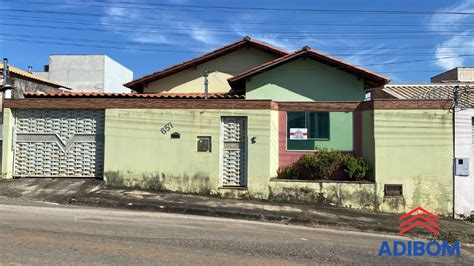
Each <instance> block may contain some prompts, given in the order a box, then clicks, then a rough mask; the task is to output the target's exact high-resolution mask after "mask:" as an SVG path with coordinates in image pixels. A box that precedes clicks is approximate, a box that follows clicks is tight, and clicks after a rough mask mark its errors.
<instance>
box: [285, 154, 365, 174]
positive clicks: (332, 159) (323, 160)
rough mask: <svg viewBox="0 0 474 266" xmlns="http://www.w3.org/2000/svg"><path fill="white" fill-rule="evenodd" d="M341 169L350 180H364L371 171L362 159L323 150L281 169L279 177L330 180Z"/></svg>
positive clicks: (304, 156)
mask: <svg viewBox="0 0 474 266" xmlns="http://www.w3.org/2000/svg"><path fill="white" fill-rule="evenodd" d="M341 167H342V169H343V170H344V172H345V173H346V174H347V176H348V177H349V179H350V180H362V179H364V178H365V177H366V175H367V173H368V171H369V166H368V164H367V163H366V162H365V161H364V159H362V158H360V157H354V156H353V155H352V154H343V153H341V152H340V151H334V150H328V149H322V150H318V151H317V152H316V153H309V154H304V155H303V156H301V158H300V159H299V160H298V161H297V162H295V163H292V164H290V165H287V166H284V167H280V168H279V169H278V173H277V174H278V176H277V177H278V178H281V179H299V180H321V179H328V178H329V177H330V176H331V175H332V174H333V173H334V172H335V171H337V170H338V169H340V168H341Z"/></svg>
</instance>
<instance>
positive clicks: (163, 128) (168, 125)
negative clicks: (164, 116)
mask: <svg viewBox="0 0 474 266" xmlns="http://www.w3.org/2000/svg"><path fill="white" fill-rule="evenodd" d="M172 128H173V124H171V122H168V123H166V124H165V125H164V126H163V127H162V128H161V133H163V134H166V133H167V132H168V131H170V130H171V129H172Z"/></svg>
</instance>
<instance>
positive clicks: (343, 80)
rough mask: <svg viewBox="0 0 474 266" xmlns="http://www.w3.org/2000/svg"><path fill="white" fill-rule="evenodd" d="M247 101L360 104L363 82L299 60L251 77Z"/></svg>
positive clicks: (346, 74)
mask: <svg viewBox="0 0 474 266" xmlns="http://www.w3.org/2000/svg"><path fill="white" fill-rule="evenodd" d="M246 90H247V92H246V97H247V99H266V100H267V99H271V100H274V101H305V102H307V101H361V100H363V99H364V96H365V92H364V82H363V80H362V79H360V80H358V79H357V77H356V76H354V75H351V74H348V73H346V72H344V71H341V70H338V69H336V68H333V67H330V66H327V65H324V64H321V63H319V62H316V61H314V60H312V59H296V60H295V61H292V62H289V63H286V64H283V65H281V66H278V67H276V68H274V69H271V70H269V71H266V72H263V73H261V74H259V75H256V76H254V77H252V78H251V79H250V80H248V81H247V83H246Z"/></svg>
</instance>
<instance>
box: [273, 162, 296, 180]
mask: <svg viewBox="0 0 474 266" xmlns="http://www.w3.org/2000/svg"><path fill="white" fill-rule="evenodd" d="M296 164H297V163H292V164H289V165H287V166H283V167H280V168H279V169H278V173H277V175H278V178H280V179H299V177H300V172H299V169H298V168H299V167H297V165H296Z"/></svg>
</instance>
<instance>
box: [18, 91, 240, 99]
mask: <svg viewBox="0 0 474 266" xmlns="http://www.w3.org/2000/svg"><path fill="white" fill-rule="evenodd" d="M24 95H25V97H26V98H157V99H203V98H204V93H163V92H162V93H98V92H25V94H24ZM208 98H209V99H245V95H243V94H230V93H209V95H208Z"/></svg>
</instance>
